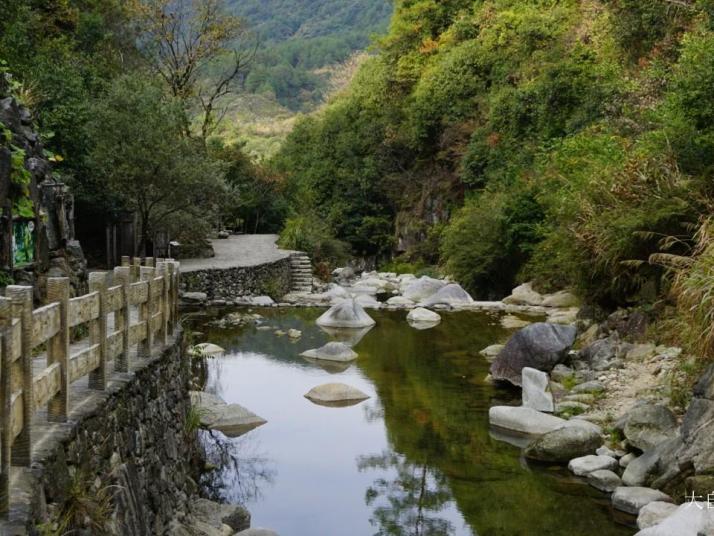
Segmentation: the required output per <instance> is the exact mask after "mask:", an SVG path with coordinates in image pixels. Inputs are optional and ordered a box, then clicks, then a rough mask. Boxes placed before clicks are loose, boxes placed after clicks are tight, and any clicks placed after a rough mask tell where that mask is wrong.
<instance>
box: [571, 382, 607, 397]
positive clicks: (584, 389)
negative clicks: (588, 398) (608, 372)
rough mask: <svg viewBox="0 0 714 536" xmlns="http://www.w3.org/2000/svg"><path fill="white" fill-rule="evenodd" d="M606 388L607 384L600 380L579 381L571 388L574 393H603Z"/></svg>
mask: <svg viewBox="0 0 714 536" xmlns="http://www.w3.org/2000/svg"><path fill="white" fill-rule="evenodd" d="M604 390H605V386H604V385H603V384H601V383H600V382H598V381H594V380H593V381H589V382H584V383H579V384H578V385H576V386H575V387H573V389H572V390H571V392H572V393H575V394H578V393H588V394H590V393H602V392H603V391H604Z"/></svg>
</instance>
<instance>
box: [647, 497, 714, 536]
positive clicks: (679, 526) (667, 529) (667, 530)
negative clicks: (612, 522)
mask: <svg viewBox="0 0 714 536" xmlns="http://www.w3.org/2000/svg"><path fill="white" fill-rule="evenodd" d="M643 508H644V507H643ZM638 521H639V518H638ZM712 534H714V508H711V507H710V505H709V504H707V503H706V502H694V503H692V502H691V501H689V502H685V503H684V504H681V505H680V506H679V507H678V508H677V509H676V510H675V511H674V512H673V513H672V514H671V515H670V516H669V517H667V518H665V519H664V520H663V521H662V522H661V523H659V524H657V525H655V526H654V527H649V528H646V529H644V530H641V531H640V532H638V533H637V534H636V535H635V536H711V535H712Z"/></svg>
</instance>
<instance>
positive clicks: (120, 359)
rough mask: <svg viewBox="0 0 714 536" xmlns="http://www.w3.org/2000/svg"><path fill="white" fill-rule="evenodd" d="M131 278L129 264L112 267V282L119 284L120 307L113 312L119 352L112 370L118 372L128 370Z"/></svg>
mask: <svg viewBox="0 0 714 536" xmlns="http://www.w3.org/2000/svg"><path fill="white" fill-rule="evenodd" d="M130 279H131V268H129V266H117V267H116V268H114V283H115V284H117V285H121V303H122V306H121V309H119V310H118V311H115V312H114V323H115V325H116V327H117V328H118V329H119V330H120V331H121V341H122V345H121V348H122V349H121V354H119V355H118V356H117V359H116V361H115V362H114V370H116V371H118V372H129V326H130V325H131V316H130V313H129V282H130Z"/></svg>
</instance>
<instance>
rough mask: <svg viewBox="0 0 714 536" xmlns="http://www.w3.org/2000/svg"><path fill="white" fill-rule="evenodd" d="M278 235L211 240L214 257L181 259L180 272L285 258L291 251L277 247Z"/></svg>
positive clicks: (237, 265)
mask: <svg viewBox="0 0 714 536" xmlns="http://www.w3.org/2000/svg"><path fill="white" fill-rule="evenodd" d="M277 240H278V235H274V234H263V235H236V236H231V237H230V238H224V239H217V240H211V245H212V246H213V251H215V252H216V256H215V257H211V258H209V259H181V273H188V272H195V271H197V270H211V269H223V268H235V267H242V266H257V265H260V264H266V263H270V262H275V261H278V260H280V259H285V258H287V257H289V256H290V254H291V253H292V251H288V250H284V249H278V246H277V245H276V244H275V242H276V241H277Z"/></svg>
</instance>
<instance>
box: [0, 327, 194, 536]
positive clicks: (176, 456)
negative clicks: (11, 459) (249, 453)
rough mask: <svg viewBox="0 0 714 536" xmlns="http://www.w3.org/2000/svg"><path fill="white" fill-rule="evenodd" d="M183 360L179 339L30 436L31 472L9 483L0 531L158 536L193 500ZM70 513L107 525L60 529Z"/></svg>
mask: <svg viewBox="0 0 714 536" xmlns="http://www.w3.org/2000/svg"><path fill="white" fill-rule="evenodd" d="M185 355H186V352H183V351H182V350H181V336H180V335H179V336H177V338H176V341H175V342H174V343H173V344H172V345H170V346H169V347H168V348H167V349H166V350H165V351H164V352H163V353H162V354H160V355H158V356H157V357H154V358H153V359H148V360H146V361H144V362H141V363H140V364H137V368H135V369H134V371H133V372H131V373H115V374H114V375H113V376H112V379H111V381H110V382H109V385H108V386H107V390H106V391H102V392H98V391H89V390H87V392H86V393H84V395H85V399H83V401H82V403H81V404H80V405H79V406H78V407H77V409H76V410H75V411H73V414H72V415H71V416H70V420H69V421H68V423H66V424H63V425H57V424H51V423H48V424H47V425H46V426H47V430H45V431H44V432H45V433H44V434H42V432H43V431H42V430H38V431H37V436H39V435H43V436H44V438H43V440H42V441H40V442H38V444H37V446H36V448H35V452H34V453H33V454H34V455H33V464H32V467H31V469H28V470H23V472H22V473H21V474H20V475H18V480H19V482H17V481H16V482H15V483H14V484H15V485H14V486H13V497H14V500H13V504H12V506H11V515H10V519H11V522H8V523H5V524H0V533H1V534H3V535H15V534H28V533H29V534H39V531H38V525H40V524H43V523H44V524H45V526H46V527H47V528H49V529H50V533H51V534H54V533H57V534H63V533H65V532H66V531H67V530H68V528H74V529H77V528H80V530H79V531H78V532H77V534H117V535H119V534H121V535H125V534H131V535H136V536H139V535H153V534H164V533H166V532H167V527H168V525H169V523H170V521H171V520H172V519H174V518H179V519H180V518H181V516H182V514H183V513H184V512H186V511H187V510H188V508H189V503H190V500H191V498H192V497H193V498H195V496H196V494H197V493H198V488H197V485H196V481H195V478H196V477H197V475H196V473H197V471H198V466H197V464H196V463H195V461H196V460H197V459H199V454H198V453H199V446H198V443H197V434H196V433H195V430H194V431H193V432H194V433H190V432H191V431H190V430H189V429H188V422H189V409H190V399H189V396H188V385H189V379H190V365H189V360H188V358H187V357H185ZM78 395H79V396H81V394H78ZM18 488H19V489H20V490H22V493H18ZM16 497H22V499H21V500H19V501H18V500H17V498H16ZM71 509H75V510H78V511H80V512H84V511H86V512H88V513H87V514H86V516H85V517H86V518H87V519H91V520H92V521H95V519H94V517H96V518H98V519H97V520H98V521H99V522H101V523H106V525H105V526H104V527H97V526H91V525H90V526H86V525H85V526H84V530H81V529H82V527H81V523H80V527H77V526H76V524H75V525H74V527H62V526H61V525H59V524H58V523H61V522H62V521H63V520H64V519H66V517H67V512H69V511H71ZM81 517H82V516H81V515H80V518H81ZM75 522H76V520H75ZM52 531H56V532H52Z"/></svg>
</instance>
